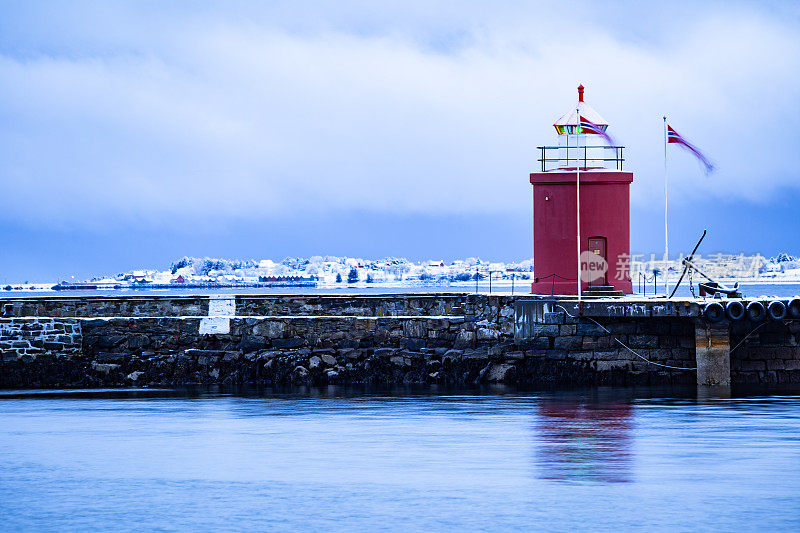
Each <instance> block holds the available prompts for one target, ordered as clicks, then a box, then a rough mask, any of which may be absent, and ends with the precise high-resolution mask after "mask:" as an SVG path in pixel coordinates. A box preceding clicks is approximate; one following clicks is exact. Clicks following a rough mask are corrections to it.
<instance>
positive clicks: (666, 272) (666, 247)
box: [664, 116, 669, 294]
mask: <svg viewBox="0 0 800 533" xmlns="http://www.w3.org/2000/svg"><path fill="white" fill-rule="evenodd" d="M667 224H668V218H667V117H666V116H664V267H665V268H664V288H665V289H666V292H667V294H669V230H668V226H667Z"/></svg>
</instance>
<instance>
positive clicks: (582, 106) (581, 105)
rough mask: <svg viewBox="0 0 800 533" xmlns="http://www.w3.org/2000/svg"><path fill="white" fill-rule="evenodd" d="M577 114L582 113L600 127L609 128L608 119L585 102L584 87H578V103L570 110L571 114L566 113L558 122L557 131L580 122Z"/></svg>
mask: <svg viewBox="0 0 800 533" xmlns="http://www.w3.org/2000/svg"><path fill="white" fill-rule="evenodd" d="M577 113H580V114H581V116H583V117H584V118H586V119H589V120H590V121H591V122H594V123H595V124H597V125H598V126H608V122H606V119H604V118H603V117H601V116H600V113H598V112H597V111H595V110H594V109H592V106H590V105H589V104H587V103H586V102H584V101H583V85H579V86H578V103H577V104H576V105H575V106H573V108H572V109H570V111H569V113H566V114H565V115H563V116H562V117H561V118H559V119H558V120H556V122H555V124H553V126H555V127H556V130H558V129H559V126H574V125H575V124H577V122H578V116H577Z"/></svg>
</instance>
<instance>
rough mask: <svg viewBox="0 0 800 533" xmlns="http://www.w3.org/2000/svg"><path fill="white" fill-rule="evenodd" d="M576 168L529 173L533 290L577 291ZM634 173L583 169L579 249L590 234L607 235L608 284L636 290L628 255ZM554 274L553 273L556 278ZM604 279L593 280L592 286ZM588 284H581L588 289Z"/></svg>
mask: <svg viewBox="0 0 800 533" xmlns="http://www.w3.org/2000/svg"><path fill="white" fill-rule="evenodd" d="M575 174H576V173H575V171H563V170H558V171H550V172H537V173H533V174H531V184H532V185H533V197H534V200H533V216H534V245H533V268H534V276H535V278H534V283H533V285H532V293H533V294H576V293H577V287H576V285H577V283H576V277H577V274H578V272H577V251H576V248H577V242H576V234H577V232H576V226H577V220H576V212H575V202H576V195H575V190H576V187H575V179H576V175H575ZM632 181H633V173H632V172H622V171H614V170H589V171H584V172H581V251H582V252H583V251H585V250H588V249H589V238H591V237H605V238H606V260H607V262H608V274H607V275H606V278H607V281H608V284H609V285H613V286H614V287H615V288H616V289H619V290H622V292H623V293H625V294H630V293H631V292H632V284H631V280H630V273H629V264H630V263H629V260H630V209H629V205H630V200H629V187H630V184H631V182H632ZM553 274H555V275H556V276H555V278H554V277H553ZM599 284H602V283H600V282H594V283H593V285H599ZM587 286H588V283H586V282H585V281H584V282H583V283H582V288H583V289H585V288H586V287H587Z"/></svg>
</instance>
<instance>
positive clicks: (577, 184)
mask: <svg viewBox="0 0 800 533" xmlns="http://www.w3.org/2000/svg"><path fill="white" fill-rule="evenodd" d="M575 114H576V115H577V118H576V120H575V122H576V123H577V125H576V129H575V206H576V208H575V210H576V213H577V216H576V218H577V222H578V231H577V234H578V303H579V304H580V301H581V157H580V155H581V153H580V142H579V141H578V139H579V137H578V131H579V130H580V128H581V111H580V108H575ZM567 145H568V146H569V137H567Z"/></svg>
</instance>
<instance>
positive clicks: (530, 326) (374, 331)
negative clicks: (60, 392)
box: [0, 294, 800, 387]
mask: <svg viewBox="0 0 800 533" xmlns="http://www.w3.org/2000/svg"><path fill="white" fill-rule="evenodd" d="M519 300H520V299H518V298H513V297H499V296H481V295H464V294H446V295H442V294H427V295H392V296H341V297H336V296H236V297H234V296H224V295H222V296H219V297H213V298H209V297H208V296H192V297H149V298H148V297H115V298H103V297H93V298H76V297H72V298H70V297H66V298H53V299H6V300H0V310H2V314H3V318H0V353H1V354H2V358H1V359H2V361H1V362H0V387H99V386H182V385H187V384H215V383H216V384H224V385H232V386H238V385H254V386H259V385H288V384H313V385H325V384H342V385H346V384H373V385H393V384H411V383H437V384H443V385H456V386H465V385H473V384H479V383H487V382H503V383H508V384H515V385H521V386H536V385H545V384H561V385H631V384H694V383H695V382H696V379H697V373H696V371H695V367H696V362H695V355H696V354H695V341H696V339H695V325H696V324H697V321H698V320H700V318H699V316H698V313H697V312H696V309H693V308H692V307H691V306H689V305H687V304H685V303H680V304H675V306H674V308H671V307H664V306H663V305H650V304H647V305H629V306H627V307H625V306H622V305H620V304H614V305H613V306H605V307H603V306H601V305H600V304H592V305H594V307H592V306H591V305H587V306H586V307H585V308H584V309H583V312H584V313H586V314H585V316H583V317H577V316H571V315H573V314H574V313H573V312H565V311H566V309H564V311H554V310H553V308H552V306H550V308H548V309H547V312H542V313H540V314H539V315H537V316H536V317H535V319H534V320H532V321H528V322H525V321H526V317H524V316H522V315H521V314H520V313H518V312H515V304H517V303H518V301H519ZM542 309H543V310H544V308H542ZM587 317H591V318H587ZM726 327H727V326H726ZM754 327H755V326H754V325H752V324H745V323H741V324H733V325H731V326H730V328H731V347H733V346H734V345H735V344H736V343H738V342H740V340H741V339H743V338H744V337H745V336H746V335H748V333H749V332H750V331H751V330H752V329H753V328H754ZM758 327H759V329H758V331H756V332H755V333H752V334H750V335H749V336H748V337H747V339H745V342H744V343H742V346H741V347H739V348H735V349H734V351H733V352H732V357H731V368H732V378H733V382H734V383H798V382H800V353H799V351H798V349H797V344H798V340H800V339H799V338H798V334H800V330H798V328H797V323H796V322H790V321H787V322H785V323H784V322H780V323H774V324H766V325H763V326H758ZM523 331H524V332H525V334H522V333H523ZM645 359H646V360H645ZM682 369H687V370H682Z"/></svg>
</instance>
